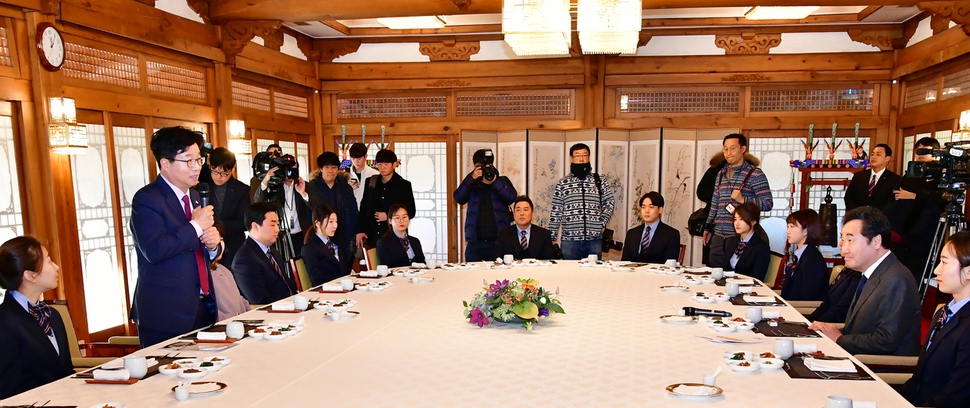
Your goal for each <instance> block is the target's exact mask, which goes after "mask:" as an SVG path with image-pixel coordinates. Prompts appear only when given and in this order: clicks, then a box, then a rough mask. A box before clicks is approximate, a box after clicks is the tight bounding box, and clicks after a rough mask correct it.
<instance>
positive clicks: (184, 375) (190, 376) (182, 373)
mask: <svg viewBox="0 0 970 408" xmlns="http://www.w3.org/2000/svg"><path fill="white" fill-rule="evenodd" d="M188 370H196V371H197V372H191V373H187V372H186V371H188ZM208 373H209V371H208V370H205V369H201V368H183V369H181V370H179V373H178V376H179V378H183V379H186V380H197V379H199V378H202V377H205V375H206V374H208Z"/></svg>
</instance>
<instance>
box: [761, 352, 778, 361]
mask: <svg viewBox="0 0 970 408" xmlns="http://www.w3.org/2000/svg"><path fill="white" fill-rule="evenodd" d="M767 353H769V354H771V356H770V357H761V355H762V354H765V353H758V361H761V360H762V359H773V358H774V359H777V358H778V355H776V354H775V353H772V352H770V351H768V352H767Z"/></svg>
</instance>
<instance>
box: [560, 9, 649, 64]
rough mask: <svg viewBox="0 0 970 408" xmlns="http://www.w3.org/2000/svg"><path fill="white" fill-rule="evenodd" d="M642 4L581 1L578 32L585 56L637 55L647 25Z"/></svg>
mask: <svg viewBox="0 0 970 408" xmlns="http://www.w3.org/2000/svg"><path fill="white" fill-rule="evenodd" d="M642 13H643V3H642V1H641V0H579V7H578V9H577V13H576V18H577V21H576V28H577V29H579V43H580V44H582V45H583V54H633V53H636V52H637V42H639V41H640V26H641V25H642V24H643V21H642V20H643V17H642Z"/></svg>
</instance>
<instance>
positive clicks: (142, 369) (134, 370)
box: [125, 356, 148, 380]
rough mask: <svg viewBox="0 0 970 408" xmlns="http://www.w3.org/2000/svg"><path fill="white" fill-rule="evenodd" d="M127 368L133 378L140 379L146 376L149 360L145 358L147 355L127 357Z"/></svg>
mask: <svg viewBox="0 0 970 408" xmlns="http://www.w3.org/2000/svg"><path fill="white" fill-rule="evenodd" d="M125 368H126V369H128V373H130V374H131V376H132V378H137V379H139V380H140V379H142V378H144V377H145V374H148V360H146V359H145V356H128V357H125Z"/></svg>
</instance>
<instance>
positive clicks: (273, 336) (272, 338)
mask: <svg viewBox="0 0 970 408" xmlns="http://www.w3.org/2000/svg"><path fill="white" fill-rule="evenodd" d="M271 333H272V332H267V333H266V335H265V336H263V338H264V339H266V340H269V341H279V340H283V339H285V338H287V337H289V336H288V335H287V334H286V333H282V332H281V333H280V334H271Z"/></svg>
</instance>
